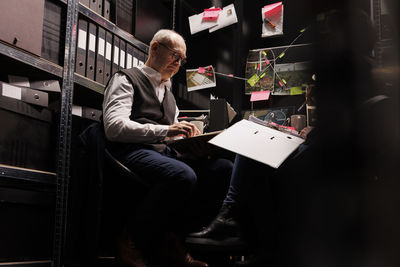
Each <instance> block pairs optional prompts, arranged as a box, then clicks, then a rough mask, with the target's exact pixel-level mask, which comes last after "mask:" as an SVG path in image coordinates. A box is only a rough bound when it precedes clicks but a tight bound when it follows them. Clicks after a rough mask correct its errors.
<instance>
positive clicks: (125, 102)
mask: <svg viewBox="0 0 400 267" xmlns="http://www.w3.org/2000/svg"><path fill="white" fill-rule="evenodd" d="M133 94H134V89H133V86H132V84H131V83H130V82H129V81H128V78H127V77H126V76H125V74H120V73H117V74H115V75H114V76H113V77H112V78H111V80H110V82H109V85H108V87H107V88H106V90H105V92H104V100H103V122H104V130H105V134H106V137H107V139H108V140H110V141H117V142H124V143H154V142H158V141H161V140H163V139H164V138H165V136H166V135H167V132H168V127H169V125H155V124H151V123H145V124H141V123H138V122H135V121H132V120H131V119H130V118H129V117H130V115H131V111H132V105H133Z"/></svg>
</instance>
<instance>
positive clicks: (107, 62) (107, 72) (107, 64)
mask: <svg viewBox="0 0 400 267" xmlns="http://www.w3.org/2000/svg"><path fill="white" fill-rule="evenodd" d="M112 47H113V36H112V33H111V32H108V31H106V49H105V59H104V84H107V82H108V80H109V79H110V77H111V64H112V61H111V60H112Z"/></svg>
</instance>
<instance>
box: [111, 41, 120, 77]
mask: <svg viewBox="0 0 400 267" xmlns="http://www.w3.org/2000/svg"><path fill="white" fill-rule="evenodd" d="M118 70H119V38H118V37H117V36H116V35H114V40H113V63H112V66H111V75H113V74H114V73H116V72H117V71H118Z"/></svg>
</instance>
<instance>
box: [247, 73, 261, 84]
mask: <svg viewBox="0 0 400 267" xmlns="http://www.w3.org/2000/svg"><path fill="white" fill-rule="evenodd" d="M259 80H260V77H259V76H258V75H257V73H256V74H254V75H253V76H251V77H250V79H248V80H247V82H248V84H250V86H251V87H253V86H254V85H255V84H256V83H257V82H258V81H259Z"/></svg>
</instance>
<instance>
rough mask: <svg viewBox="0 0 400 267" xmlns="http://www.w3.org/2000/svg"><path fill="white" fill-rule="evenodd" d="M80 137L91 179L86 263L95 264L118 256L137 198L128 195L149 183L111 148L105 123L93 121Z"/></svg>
mask: <svg viewBox="0 0 400 267" xmlns="http://www.w3.org/2000/svg"><path fill="white" fill-rule="evenodd" d="M79 139H80V142H81V144H82V147H83V149H84V150H85V153H86V156H85V160H84V162H82V163H83V164H84V166H82V167H83V169H85V170H84V173H85V174H86V175H85V177H81V178H85V179H86V180H87V181H86V183H85V187H86V188H85V189H84V191H86V195H85V199H84V203H85V206H84V208H83V209H84V210H85V213H84V214H85V219H84V231H83V234H84V237H83V238H84V244H85V245H84V250H86V251H85V252H83V254H82V257H83V261H84V262H85V266H95V265H98V264H99V263H101V262H102V259H104V260H105V259H109V258H113V257H115V251H114V246H113V245H114V244H115V237H116V235H117V234H118V232H119V231H120V230H121V229H122V224H123V221H124V220H125V218H124V216H123V215H124V214H128V212H126V210H127V209H128V208H130V209H131V208H132V204H133V203H134V201H135V200H132V199H129V200H128V199H127V198H131V197H134V198H135V195H136V194H135V192H136V193H137V192H143V191H145V189H147V188H148V187H149V185H148V184H147V183H146V181H145V180H144V179H143V178H142V177H140V176H139V175H137V174H135V173H134V172H132V171H131V170H130V169H128V168H127V167H126V166H124V165H123V164H122V163H121V162H120V161H119V160H118V159H116V158H115V157H114V156H113V155H112V154H111V153H110V151H108V149H107V148H106V137H105V133H104V129H103V126H102V124H101V123H99V122H94V123H92V124H90V125H89V126H88V127H86V128H85V130H84V131H83V132H82V133H81V134H79ZM82 163H81V164H82ZM135 189H136V190H135ZM137 195H139V193H137ZM135 199H137V197H136V198H135Z"/></svg>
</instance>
